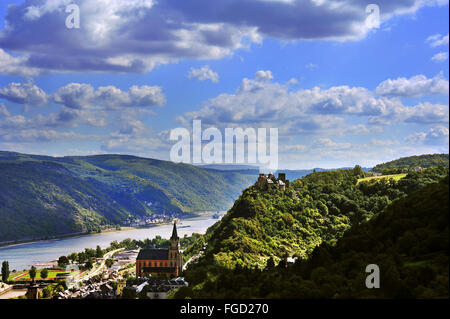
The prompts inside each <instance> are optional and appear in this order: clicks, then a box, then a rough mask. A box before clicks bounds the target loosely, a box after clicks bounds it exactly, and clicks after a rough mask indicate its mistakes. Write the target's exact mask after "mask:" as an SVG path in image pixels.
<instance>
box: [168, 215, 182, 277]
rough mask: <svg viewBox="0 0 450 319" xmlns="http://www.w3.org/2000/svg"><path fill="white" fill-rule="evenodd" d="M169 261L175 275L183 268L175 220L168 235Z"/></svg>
mask: <svg viewBox="0 0 450 319" xmlns="http://www.w3.org/2000/svg"><path fill="white" fill-rule="evenodd" d="M169 263H170V266H171V267H174V268H175V273H176V276H178V275H179V274H180V273H181V271H182V270H183V256H182V253H181V251H180V238H179V237H178V233H177V222H176V221H175V222H174V223H173V229H172V236H171V237H170V248H169Z"/></svg>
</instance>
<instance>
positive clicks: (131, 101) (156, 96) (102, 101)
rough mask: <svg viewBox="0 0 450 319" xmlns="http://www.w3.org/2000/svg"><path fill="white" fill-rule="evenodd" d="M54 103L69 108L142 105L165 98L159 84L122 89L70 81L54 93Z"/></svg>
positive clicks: (158, 101)
mask: <svg viewBox="0 0 450 319" xmlns="http://www.w3.org/2000/svg"><path fill="white" fill-rule="evenodd" d="M53 99H54V101H55V102H56V103H59V104H63V105H65V106H67V107H69V108H74V109H86V108H92V107H95V106H97V107H99V106H100V107H106V108H116V107H143V106H162V105H164V104H165V103H166V98H165V95H164V93H163V92H162V88H161V87H159V86H147V85H143V86H136V85H134V86H132V87H131V88H130V89H129V91H122V90H120V89H119V88H116V87H114V86H102V87H99V88H98V89H97V90H95V89H94V87H92V86H91V85H90V84H83V83H70V84H68V85H66V86H64V87H61V88H59V89H58V90H57V91H56V92H55V93H54V94H53Z"/></svg>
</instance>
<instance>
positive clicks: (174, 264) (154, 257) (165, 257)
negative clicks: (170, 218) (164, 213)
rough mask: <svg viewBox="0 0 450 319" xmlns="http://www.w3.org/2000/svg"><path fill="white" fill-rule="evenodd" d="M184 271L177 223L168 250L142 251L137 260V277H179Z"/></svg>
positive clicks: (174, 225)
mask: <svg viewBox="0 0 450 319" xmlns="http://www.w3.org/2000/svg"><path fill="white" fill-rule="evenodd" d="M182 269H183V258H182V253H181V251H180V238H179V237H178V234H177V223H176V222H175V223H174V224H173V230H172V236H171V237H170V247H169V248H168V249H141V250H140V251H139V255H138V256H137V258H136V277H147V276H149V275H166V276H171V275H173V276H175V277H178V276H179V274H180V273H181V271H182Z"/></svg>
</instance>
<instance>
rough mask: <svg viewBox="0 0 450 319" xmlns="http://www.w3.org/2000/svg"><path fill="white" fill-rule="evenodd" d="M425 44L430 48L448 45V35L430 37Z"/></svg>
mask: <svg viewBox="0 0 450 319" xmlns="http://www.w3.org/2000/svg"><path fill="white" fill-rule="evenodd" d="M425 42H427V43H429V44H430V46H431V47H432V48H435V47H439V46H442V45H448V33H447V35H444V36H442V35H440V34H434V35H430V36H429V37H428V38H427V39H426V41H425Z"/></svg>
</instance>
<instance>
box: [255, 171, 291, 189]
mask: <svg viewBox="0 0 450 319" xmlns="http://www.w3.org/2000/svg"><path fill="white" fill-rule="evenodd" d="M256 185H257V186H258V187H259V188H260V189H262V190H272V189H280V190H282V191H284V190H285V189H286V187H289V180H287V179H286V174H285V173H279V174H278V178H276V177H275V175H273V174H271V173H269V175H268V176H266V175H264V174H259V177H258V181H257V182H256Z"/></svg>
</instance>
